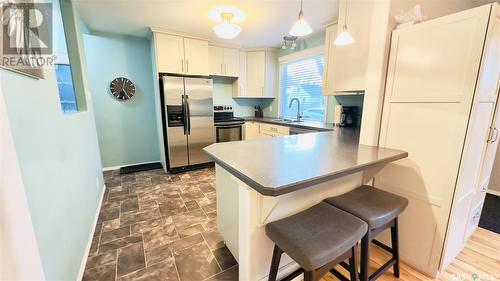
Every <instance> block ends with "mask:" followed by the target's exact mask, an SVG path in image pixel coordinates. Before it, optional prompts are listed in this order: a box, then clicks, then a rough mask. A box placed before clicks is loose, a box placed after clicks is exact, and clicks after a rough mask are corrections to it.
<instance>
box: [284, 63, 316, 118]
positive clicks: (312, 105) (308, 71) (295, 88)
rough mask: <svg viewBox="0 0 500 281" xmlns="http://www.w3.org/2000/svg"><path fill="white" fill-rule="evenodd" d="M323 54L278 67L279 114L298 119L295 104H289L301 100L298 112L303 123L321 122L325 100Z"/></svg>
mask: <svg viewBox="0 0 500 281" xmlns="http://www.w3.org/2000/svg"><path fill="white" fill-rule="evenodd" d="M324 65H325V62H324V57H323V54H318V55H315V56H312V57H307V58H300V59H297V60H293V61H288V62H286V63H284V64H282V65H281V73H280V76H281V93H280V94H281V99H280V107H281V115H282V117H285V118H293V119H295V117H296V116H297V103H296V102H294V103H293V105H292V107H291V108H289V104H290V101H291V100H292V99H293V98H297V99H298V100H299V101H300V111H301V112H300V113H301V115H302V117H303V119H304V120H312V121H323V120H324V117H325V98H324V97H323V94H322V92H323V68H324Z"/></svg>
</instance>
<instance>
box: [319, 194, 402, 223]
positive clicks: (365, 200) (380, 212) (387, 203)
mask: <svg viewBox="0 0 500 281" xmlns="http://www.w3.org/2000/svg"><path fill="white" fill-rule="evenodd" d="M324 201H325V202H327V203H328V204H331V205H333V206H335V207H337V208H339V209H342V210H344V211H346V212H348V213H351V214H353V215H355V216H357V217H358V218H360V219H362V220H364V221H365V222H366V223H368V226H369V228H370V229H374V228H377V227H380V226H382V225H384V224H386V223H388V222H390V221H392V220H394V219H395V218H397V217H398V215H399V214H400V213H401V212H403V211H404V209H405V208H406V207H407V206H408V199H406V198H404V197H401V196H398V195H395V194H392V193H389V192H386V191H383V190H381V189H378V188H375V187H372V186H369V185H363V186H360V187H358V188H356V189H354V190H353V191H350V192H347V193H345V194H343V195H340V196H336V197H331V198H328V199H325V200H324Z"/></svg>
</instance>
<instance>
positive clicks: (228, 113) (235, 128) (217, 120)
mask: <svg viewBox="0 0 500 281" xmlns="http://www.w3.org/2000/svg"><path fill="white" fill-rule="evenodd" d="M244 124H245V119H243V118H238V117H234V111H233V106H231V105H215V106H214V126H215V137H216V140H217V142H228V141H239V140H242V139H243V125H244Z"/></svg>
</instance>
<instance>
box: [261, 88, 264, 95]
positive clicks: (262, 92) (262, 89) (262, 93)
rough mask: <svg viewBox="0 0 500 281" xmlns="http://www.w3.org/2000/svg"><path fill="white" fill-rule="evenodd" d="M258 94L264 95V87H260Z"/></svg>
mask: <svg viewBox="0 0 500 281" xmlns="http://www.w3.org/2000/svg"><path fill="white" fill-rule="evenodd" d="M260 94H261V95H262V96H264V87H260Z"/></svg>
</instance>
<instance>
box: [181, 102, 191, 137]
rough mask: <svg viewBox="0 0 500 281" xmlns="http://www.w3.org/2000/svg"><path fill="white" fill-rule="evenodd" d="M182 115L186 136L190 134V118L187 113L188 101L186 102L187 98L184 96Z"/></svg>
mask: <svg viewBox="0 0 500 281" xmlns="http://www.w3.org/2000/svg"><path fill="white" fill-rule="evenodd" d="M182 115H183V117H184V120H183V126H184V135H187V134H188V130H187V129H188V125H187V124H188V122H189V116H188V113H187V101H186V96H185V95H182Z"/></svg>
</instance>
